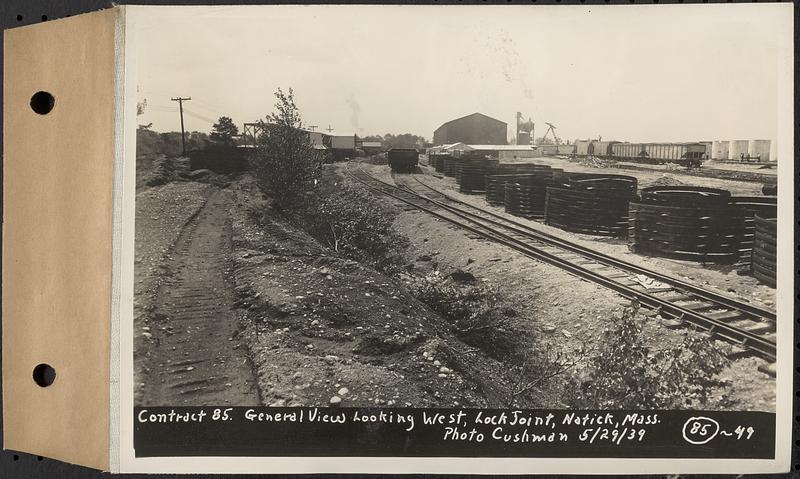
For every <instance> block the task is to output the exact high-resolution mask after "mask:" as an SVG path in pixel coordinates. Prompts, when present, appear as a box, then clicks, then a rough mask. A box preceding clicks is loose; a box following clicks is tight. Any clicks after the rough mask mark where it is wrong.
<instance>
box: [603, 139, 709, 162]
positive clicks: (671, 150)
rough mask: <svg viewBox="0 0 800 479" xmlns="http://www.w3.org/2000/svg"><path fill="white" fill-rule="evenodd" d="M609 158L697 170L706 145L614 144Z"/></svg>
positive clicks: (704, 155) (703, 156)
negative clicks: (666, 164) (675, 165)
mask: <svg viewBox="0 0 800 479" xmlns="http://www.w3.org/2000/svg"><path fill="white" fill-rule="evenodd" d="M611 157H612V158H613V159H617V160H623V161H635V162H638V163H651V164H657V165H663V164H664V163H676V164H679V165H682V166H685V167H687V168H697V167H699V166H700V165H701V164H702V163H703V160H705V158H706V145H704V144H702V143H615V144H613V145H612V146H611Z"/></svg>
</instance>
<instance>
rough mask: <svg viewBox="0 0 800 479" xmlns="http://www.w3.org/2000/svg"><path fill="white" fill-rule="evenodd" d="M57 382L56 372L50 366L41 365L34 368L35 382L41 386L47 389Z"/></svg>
mask: <svg viewBox="0 0 800 479" xmlns="http://www.w3.org/2000/svg"><path fill="white" fill-rule="evenodd" d="M55 380H56V370H55V369H53V367H52V366H50V365H49V364H44V363H42V364H39V365H38V366H36V367H35V368H33V381H34V382H35V383H36V384H38V385H39V386H41V387H43V388H46V387H47V386H49V385H51V384H53V382H54V381H55Z"/></svg>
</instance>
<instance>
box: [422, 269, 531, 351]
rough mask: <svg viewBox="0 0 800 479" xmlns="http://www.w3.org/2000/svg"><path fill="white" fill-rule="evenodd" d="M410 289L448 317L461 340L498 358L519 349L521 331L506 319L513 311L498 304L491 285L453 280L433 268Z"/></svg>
mask: <svg viewBox="0 0 800 479" xmlns="http://www.w3.org/2000/svg"><path fill="white" fill-rule="evenodd" d="M412 293H413V294H414V296H415V297H416V298H417V299H418V300H420V301H421V302H423V303H425V304H426V305H427V306H428V307H429V308H431V309H432V310H433V311H435V312H437V313H439V315H440V316H442V317H443V318H444V319H445V320H447V321H448V322H449V323H450V324H451V326H452V328H453V333H454V334H455V335H456V337H457V338H459V339H460V340H461V341H464V343H466V344H469V345H470V346H474V347H476V348H478V349H480V350H482V351H483V352H485V353H486V354H487V355H489V356H491V357H494V358H498V359H502V358H508V357H510V356H513V355H515V354H517V352H518V351H519V349H520V346H521V345H520V340H521V335H520V334H518V332H517V331H516V330H515V329H514V328H513V327H512V326H511V321H510V320H509V318H511V317H512V316H514V315H515V311H514V310H512V309H510V308H502V307H500V306H498V303H499V298H498V295H497V293H495V292H494V291H492V290H491V289H488V288H485V287H482V286H474V285H467V286H465V285H459V284H455V283H454V282H452V281H450V280H448V279H447V278H445V277H443V276H442V275H441V274H440V273H439V272H438V271H435V272H433V273H431V274H429V275H427V276H425V277H424V278H422V279H421V280H420V281H419V283H418V284H417V285H416V287H415V288H414V289H413V291H412Z"/></svg>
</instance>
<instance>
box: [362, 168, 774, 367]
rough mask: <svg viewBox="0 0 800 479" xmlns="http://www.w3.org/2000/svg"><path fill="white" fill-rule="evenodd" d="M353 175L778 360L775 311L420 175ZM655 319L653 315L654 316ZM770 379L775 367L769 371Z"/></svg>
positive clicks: (436, 214)
mask: <svg viewBox="0 0 800 479" xmlns="http://www.w3.org/2000/svg"><path fill="white" fill-rule="evenodd" d="M348 173H349V174H350V175H351V176H352V177H353V178H354V179H355V180H356V181H358V182H360V183H362V184H364V185H365V186H366V187H367V188H369V189H370V190H372V191H375V192H377V193H380V194H382V195H385V196H389V197H391V198H394V199H396V200H398V201H400V202H402V203H405V204H407V205H409V206H412V207H414V208H416V209H419V210H421V211H424V212H426V213H428V214H430V215H432V216H434V217H437V218H439V219H441V220H443V221H446V222H448V223H451V224H453V225H455V226H458V227H460V228H462V229H465V230H467V231H469V232H471V233H474V234H476V235H478V236H481V237H483V238H485V239H488V240H491V241H494V242H496V243H499V244H502V245H505V246H507V247H509V248H511V249H513V250H515V251H517V252H519V253H521V254H523V255H525V256H528V257H531V258H534V259H537V260H540V261H543V262H546V263H548V264H552V265H555V266H558V267H560V268H562V269H564V270H566V271H568V272H570V273H572V274H574V275H576V276H578V277H580V278H583V279H586V280H589V281H592V282H594V283H597V284H600V285H602V286H605V287H607V288H610V289H612V290H614V291H616V292H617V293H619V294H620V295H622V296H624V297H626V298H629V299H636V300H638V301H639V303H640V304H641V305H643V306H645V307H646V308H649V309H651V310H652V311H653V312H654V313H656V314H659V315H661V317H662V318H664V319H665V320H666V321H668V322H670V323H672V324H673V325H675V326H679V325H683V324H686V323H688V324H691V325H693V326H694V327H696V328H699V329H701V330H703V331H706V332H708V333H709V334H711V335H713V336H715V337H717V338H720V339H723V340H726V341H728V342H730V343H732V344H733V345H735V346H736V347H737V348H738V349H739V352H742V353H752V354H754V355H756V356H759V357H761V358H763V359H765V360H767V361H768V362H770V363H774V362H775V358H776V335H775V329H776V314H775V312H774V311H772V310H769V309H766V308H762V307H759V306H757V305H754V304H750V303H746V302H743V301H740V300H737V299H735V298H731V297H728V296H725V295H722V294H720V293H717V292H714V291H710V290H707V289H704V288H701V287H699V286H696V285H693V284H690V283H687V282H684V281H681V280H679V279H677V278H673V277H670V276H667V275H664V274H662V273H659V272H657V271H652V270H649V269H646V268H643V267H640V266H637V265H635V264H631V263H628V262H625V261H621V260H619V259H617V258H614V257H611V256H609V255H605V254H603V253H600V252H597V251H594V250H592V249H589V248H586V247H584V246H581V245H578V244H575V243H572V242H569V241H566V240H564V239H562V238H558V237H556V236H553V235H550V234H547V233H544V232H542V231H539V230H537V229H534V228H531V227H529V226H527V225H524V224H522V223H519V222H517V221H514V220H511V219H508V218H505V217H503V216H501V215H498V214H496V213H493V212H491V211H487V210H485V209H482V208H479V207H476V206H474V205H471V204H469V203H466V202H463V201H461V200H458V199H456V198H453V197H452V196H449V195H447V194H446V193H444V192H442V191H439V190H437V189H435V188H433V187H432V186H430V185H428V184H426V183H424V182H422V181H420V180H419V178H417V177H416V175H413V176H410V177H407V178H408V181H407V180H406V179H402V177H396V179H397V180H399V182H400V185H399V186H398V185H393V184H391V183H388V182H385V181H383V180H380V179H378V178H376V177H374V176H372V175H371V174H369V173H368V172H366V171H364V170H363V169H361V168H360V167H358V168H357V169H355V170H353V169H348ZM654 315H655V314H654ZM764 370H765V371H766V372H768V373H770V374H771V371H774V366H773V367H767V368H764Z"/></svg>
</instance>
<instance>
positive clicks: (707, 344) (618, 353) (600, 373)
mask: <svg viewBox="0 0 800 479" xmlns="http://www.w3.org/2000/svg"><path fill="white" fill-rule="evenodd" d="M638 310H639V306H638V304H637V303H635V302H634V303H633V304H632V305H631V307H629V308H626V309H625V310H624V311H623V313H622V315H621V316H620V317H618V318H614V320H613V325H612V326H611V327H610V328H607V329H606V330H605V331H604V334H603V344H604V345H603V347H602V348H601V349H600V351H599V354H598V355H596V356H595V357H594V358H593V359H592V360H591V362H590V365H589V368H590V369H589V371H588V376H587V380H586V381H584V382H583V384H582V385H580V387H579V391H578V392H577V397H575V398H573V401H572V402H573V403H574V404H573V405H574V406H575V407H579V408H598V409H606V408H619V409H680V408H686V407H702V406H705V405H706V404H707V402H708V400H709V398H710V394H711V392H712V391H713V389H714V388H716V387H719V386H722V385H724V384H725V383H724V381H721V380H720V379H718V377H717V376H718V375H719V374H720V373H721V372H722V370H723V369H724V368H725V367H726V366H727V364H728V360H727V358H726V357H725V356H724V355H723V354H722V353H721V352H720V351H719V350H718V349H717V348H716V347H715V346H714V344H712V343H711V340H710V339H709V338H708V337H706V336H704V335H702V334H700V333H698V332H696V331H689V332H687V333H685V335H684V338H683V341H682V343H681V344H678V345H676V346H666V347H664V348H661V349H651V348H650V347H649V346H647V345H646V344H645V339H644V337H643V334H642V331H643V326H644V321H645V320H646V318H642V317H641V316H640V315H639V314H638Z"/></svg>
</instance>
